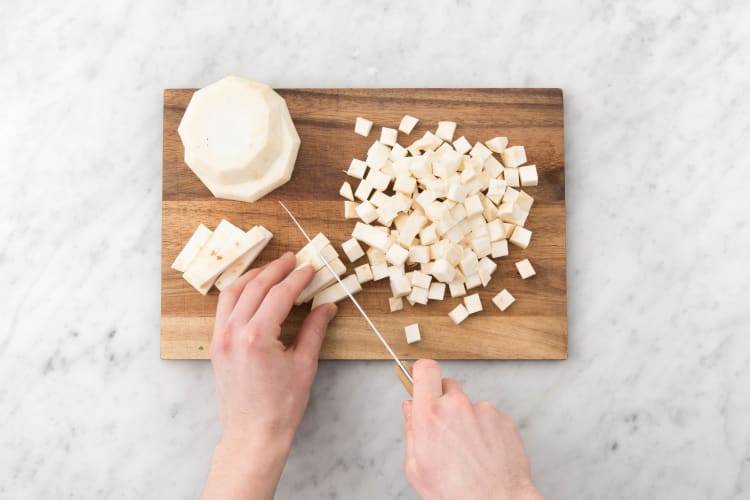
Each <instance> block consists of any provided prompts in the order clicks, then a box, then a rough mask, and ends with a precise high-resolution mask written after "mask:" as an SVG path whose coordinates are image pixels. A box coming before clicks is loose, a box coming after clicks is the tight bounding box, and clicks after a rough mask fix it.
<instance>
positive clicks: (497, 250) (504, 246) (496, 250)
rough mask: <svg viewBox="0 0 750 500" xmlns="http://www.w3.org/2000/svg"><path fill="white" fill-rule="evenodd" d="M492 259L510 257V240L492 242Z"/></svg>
mask: <svg viewBox="0 0 750 500" xmlns="http://www.w3.org/2000/svg"><path fill="white" fill-rule="evenodd" d="M491 255H492V258H493V259H497V258H498V257H505V256H506V255H508V240H497V241H493V242H492V253H491Z"/></svg>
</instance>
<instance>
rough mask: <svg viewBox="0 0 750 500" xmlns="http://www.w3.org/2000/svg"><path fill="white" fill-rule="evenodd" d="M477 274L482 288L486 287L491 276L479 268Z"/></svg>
mask: <svg viewBox="0 0 750 500" xmlns="http://www.w3.org/2000/svg"><path fill="white" fill-rule="evenodd" d="M477 274H479V281H481V282H482V286H483V287H487V285H488V284H489V282H490V280H491V279H492V274H491V273H489V272H488V271H486V270H485V269H481V268H480V269H479V272H478V273H477Z"/></svg>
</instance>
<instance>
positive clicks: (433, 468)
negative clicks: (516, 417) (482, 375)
mask: <svg viewBox="0 0 750 500" xmlns="http://www.w3.org/2000/svg"><path fill="white" fill-rule="evenodd" d="M413 378H414V399H413V400H412V401H405V402H404V404H403V412H404V418H405V419H406V432H405V435H406V477H407V479H408V480H409V483H410V484H411V486H412V488H414V490H415V491H416V492H417V494H418V495H419V496H420V497H422V498H425V499H453V498H472V499H490V498H491V499H513V500H519V499H527V498H528V499H538V498H542V496H541V495H540V494H539V492H538V491H537V490H536V488H535V487H534V485H533V484H532V482H531V471H530V468H529V461H528V458H527V457H526V452H525V451H524V448H523V443H522V442H521V435H520V433H519V431H518V427H516V425H515V424H514V423H513V420H512V419H511V418H510V417H509V416H508V415H505V414H503V413H500V412H499V411H497V410H496V409H495V407H494V406H493V405H492V403H490V402H488V401H480V402H478V403H476V404H473V403H472V402H471V400H469V398H468V397H467V396H466V394H464V392H463V389H462V388H461V385H460V384H459V383H458V382H456V381H455V380H453V379H449V378H441V371H440V365H438V364H437V362H435V361H432V360H419V361H417V362H416V363H415V364H414V369H413Z"/></svg>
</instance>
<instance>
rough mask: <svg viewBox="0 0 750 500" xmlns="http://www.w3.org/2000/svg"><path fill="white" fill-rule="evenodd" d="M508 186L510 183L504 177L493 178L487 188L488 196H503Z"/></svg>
mask: <svg viewBox="0 0 750 500" xmlns="http://www.w3.org/2000/svg"><path fill="white" fill-rule="evenodd" d="M507 187H508V185H507V183H506V182H505V180H504V179H491V180H490V187H489V189H487V196H503V195H505V189H506V188H507Z"/></svg>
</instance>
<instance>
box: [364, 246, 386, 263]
mask: <svg viewBox="0 0 750 500" xmlns="http://www.w3.org/2000/svg"><path fill="white" fill-rule="evenodd" d="M367 260H368V261H370V265H371V266H374V265H375V264H385V263H386V260H385V252H382V251H380V250H378V249H377V248H375V247H370V248H368V249H367Z"/></svg>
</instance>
